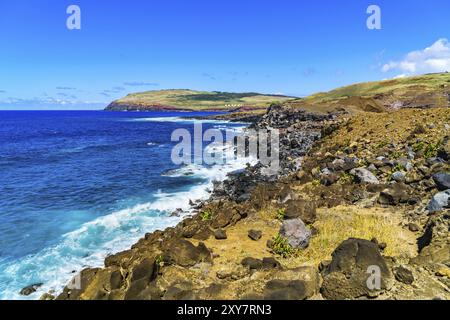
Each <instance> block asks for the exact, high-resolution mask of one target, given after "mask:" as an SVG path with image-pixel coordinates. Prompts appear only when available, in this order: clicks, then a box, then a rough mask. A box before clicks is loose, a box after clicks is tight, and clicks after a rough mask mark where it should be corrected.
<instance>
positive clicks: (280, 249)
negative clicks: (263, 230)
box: [272, 235, 295, 258]
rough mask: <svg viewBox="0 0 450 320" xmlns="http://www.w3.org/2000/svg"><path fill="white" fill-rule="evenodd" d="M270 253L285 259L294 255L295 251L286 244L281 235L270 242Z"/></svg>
mask: <svg viewBox="0 0 450 320" xmlns="http://www.w3.org/2000/svg"><path fill="white" fill-rule="evenodd" d="M272 251H273V252H274V253H275V254H278V255H280V256H282V257H284V258H287V257H289V256H291V255H293V254H294V252H295V249H294V248H292V246H291V245H290V244H289V243H288V242H287V239H286V238H283V237H282V236H281V235H277V236H276V237H275V238H274V239H273V242H272Z"/></svg>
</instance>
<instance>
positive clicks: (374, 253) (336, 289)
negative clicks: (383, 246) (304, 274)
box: [321, 238, 393, 300]
mask: <svg viewBox="0 0 450 320" xmlns="http://www.w3.org/2000/svg"><path fill="white" fill-rule="evenodd" d="M332 256H333V259H332V261H331V263H330V264H329V265H328V266H326V267H325V269H324V271H323V273H322V274H323V283H322V288H321V293H322V295H323V296H324V297H325V298H327V299H332V300H344V299H356V298H360V297H376V296H377V295H379V294H380V293H382V292H384V291H385V290H388V289H390V287H391V286H392V280H393V276H392V274H391V272H390V270H389V268H388V267H387V265H386V262H385V260H384V258H383V257H382V256H381V254H380V252H379V249H378V246H377V244H375V243H373V242H371V241H368V240H363V239H353V238H351V239H348V240H345V241H344V242H342V243H341V244H340V245H339V246H338V247H337V249H336V250H335V251H334V252H333V255H332ZM376 269H378V270H379V272H380V274H379V275H380V277H379V278H378V279H379V287H378V286H377V283H376V281H375V282H372V280H375V278H374V276H375V275H374V274H373V273H372V272H373V270H376Z"/></svg>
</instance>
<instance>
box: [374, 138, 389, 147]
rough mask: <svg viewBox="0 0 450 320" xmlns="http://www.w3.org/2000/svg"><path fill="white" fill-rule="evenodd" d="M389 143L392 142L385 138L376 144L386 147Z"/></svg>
mask: <svg viewBox="0 0 450 320" xmlns="http://www.w3.org/2000/svg"><path fill="white" fill-rule="evenodd" d="M389 143H391V142H390V141H389V140H383V141H380V142H379V143H378V144H377V145H376V146H377V147H378V148H384V147H386V146H387V145H388V144H389Z"/></svg>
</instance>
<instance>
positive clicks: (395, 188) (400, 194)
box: [378, 183, 410, 205]
mask: <svg viewBox="0 0 450 320" xmlns="http://www.w3.org/2000/svg"><path fill="white" fill-rule="evenodd" d="M409 199H410V196H409V194H408V187H407V186H406V185H405V184H403V183H394V184H392V185H390V186H389V187H388V188H386V189H384V190H383V191H381V192H380V196H379V198H378V202H379V203H380V204H384V205H397V204H399V203H406V202H408V200H409Z"/></svg>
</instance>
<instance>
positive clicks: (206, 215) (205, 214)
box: [200, 209, 213, 221]
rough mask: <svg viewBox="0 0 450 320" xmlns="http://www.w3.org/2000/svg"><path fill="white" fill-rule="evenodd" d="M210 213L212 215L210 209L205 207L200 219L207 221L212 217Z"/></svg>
mask: <svg viewBox="0 0 450 320" xmlns="http://www.w3.org/2000/svg"><path fill="white" fill-rule="evenodd" d="M212 215H213V212H212V210H211V209H206V210H204V211H203V212H202V213H201V214H200V217H201V218H202V221H209V220H211V219H212Z"/></svg>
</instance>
